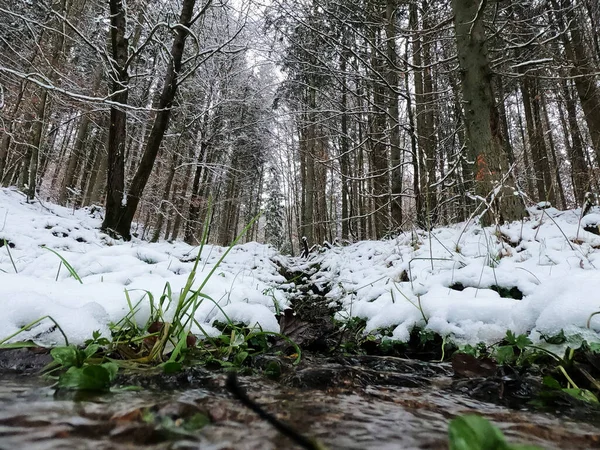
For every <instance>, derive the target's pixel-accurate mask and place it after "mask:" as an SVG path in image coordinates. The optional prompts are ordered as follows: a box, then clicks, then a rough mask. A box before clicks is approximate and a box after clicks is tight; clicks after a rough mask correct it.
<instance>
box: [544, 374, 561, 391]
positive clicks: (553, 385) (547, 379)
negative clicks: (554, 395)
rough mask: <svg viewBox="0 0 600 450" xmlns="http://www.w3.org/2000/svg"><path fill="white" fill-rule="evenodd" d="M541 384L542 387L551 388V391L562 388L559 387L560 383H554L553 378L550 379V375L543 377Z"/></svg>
mask: <svg viewBox="0 0 600 450" xmlns="http://www.w3.org/2000/svg"><path fill="white" fill-rule="evenodd" d="M543 384H544V386H548V387H549V388H552V389H562V386H561V385H560V383H559V382H558V381H556V379H555V378H554V377H551V376H550V375H546V376H545V377H544V379H543Z"/></svg>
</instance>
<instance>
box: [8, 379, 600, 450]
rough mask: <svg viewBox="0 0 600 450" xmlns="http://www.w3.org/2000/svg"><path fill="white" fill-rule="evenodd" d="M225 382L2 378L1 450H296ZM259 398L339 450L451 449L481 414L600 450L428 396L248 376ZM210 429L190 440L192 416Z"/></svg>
mask: <svg viewBox="0 0 600 450" xmlns="http://www.w3.org/2000/svg"><path fill="white" fill-rule="evenodd" d="M224 380H225V379H224V377H221V376H216V378H215V379H214V380H213V382H212V383H211V387H210V388H207V389H189V390H174V391H154V390H143V391H139V392H116V393H112V394H108V395H102V396H92V397H90V396H87V397H85V396H83V397H82V396H74V395H73V394H67V395H60V396H56V395H55V394H54V391H53V389H51V388H49V387H47V385H45V384H44V382H43V380H40V379H39V378H37V377H28V376H23V375H21V376H17V375H15V376H12V375H11V376H5V375H3V376H2V383H1V385H0V449H15V448H26V449H34V450H35V449H44V450H45V449H133V448H139V447H140V446H144V448H149V449H200V448H202V449H203V450H207V449H208V450H226V449H236V450H259V449H260V450H269V449H294V448H298V447H295V446H294V445H293V444H292V443H291V442H290V441H289V440H288V439H287V438H285V437H284V436H282V435H280V434H278V433H277V432H276V431H275V430H274V429H273V428H272V427H271V426H270V425H268V424H267V423H265V422H264V421H262V420H260V419H259V418H258V417H257V416H256V415H255V414H254V413H252V412H251V411H249V410H248V409H246V408H244V407H243V406H242V405H240V404H239V403H238V402H237V401H236V400H234V399H233V398H231V396H230V395H229V394H228V393H227V392H226V391H225V389H224V388H223V385H224ZM240 383H241V384H242V385H243V386H244V387H245V389H246V390H247V392H248V394H249V396H250V397H252V398H253V399H254V400H256V401H258V402H259V403H260V404H261V405H262V406H263V407H264V408H265V409H266V410H267V411H269V412H271V413H272V414H274V415H275V416H276V417H277V418H278V419H280V420H283V421H285V422H287V423H289V424H291V425H292V426H293V427H294V428H295V429H296V430H298V431H300V432H301V433H303V434H305V435H307V436H310V437H315V438H317V439H319V440H320V441H321V442H322V443H324V444H325V445H326V446H327V447H328V448H330V449H357V450H358V449H377V450H385V449H390V450H391V449H399V448H401V449H407V450H408V449H445V448H447V440H446V436H447V434H446V433H447V431H446V430H447V425H448V422H449V420H451V419H452V418H453V417H455V416H457V415H461V414H466V413H474V412H475V413H478V414H481V415H484V416H486V417H488V418H489V419H491V420H492V421H493V422H494V423H495V424H496V425H497V426H499V427H500V428H501V429H502V431H503V432H504V433H505V434H506V436H507V437H508V439H509V440H510V441H511V442H522V443H530V444H536V445H539V446H541V447H543V448H547V449H566V448H569V449H586V448H598V447H600V431H599V429H598V428H597V427H596V426H594V424H588V423H578V422H574V421H571V420H569V419H563V418H557V417H554V416H552V415H549V414H540V413H534V412H531V411H526V410H521V411H515V410H509V409H507V408H504V407H501V406H497V405H493V404H489V403H484V402H479V401H476V400H473V399H470V398H467V397H464V396H461V395H460V394H457V393H451V392H449V391H448V390H445V389H444V386H445V385H447V384H448V380H447V379H444V378H440V379H439V380H438V381H434V382H433V383H432V384H431V385H429V386H427V387H400V386H394V387H382V386H372V385H367V386H365V387H363V388H358V387H351V386H348V387H347V388H344V389H340V388H334V389H322V390H317V389H309V388H290V387H282V386H280V385H278V384H275V383H270V382H267V381H265V380H264V379H258V378H248V377H242V378H241V379H240ZM196 416H198V417H202V416H206V417H207V418H208V419H209V421H210V423H209V424H208V425H206V426H205V427H203V428H201V429H199V430H197V431H185V429H184V427H183V424H184V423H185V422H186V421H187V420H188V419H189V418H190V417H196Z"/></svg>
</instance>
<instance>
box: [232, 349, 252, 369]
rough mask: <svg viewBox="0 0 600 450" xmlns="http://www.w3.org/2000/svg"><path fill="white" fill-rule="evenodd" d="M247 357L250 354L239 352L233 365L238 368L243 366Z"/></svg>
mask: <svg viewBox="0 0 600 450" xmlns="http://www.w3.org/2000/svg"><path fill="white" fill-rule="evenodd" d="M247 357H248V352H239V353H238V354H236V355H235V357H234V358H233V365H234V366H238V367H239V366H241V365H242V364H244V361H245V360H246V358H247Z"/></svg>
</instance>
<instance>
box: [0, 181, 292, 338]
mask: <svg viewBox="0 0 600 450" xmlns="http://www.w3.org/2000/svg"><path fill="white" fill-rule="evenodd" d="M95 211H96V209H95V208H83V209H80V210H75V211H73V210H72V209H68V208H63V207H60V206H56V205H51V204H43V205H42V204H40V203H38V202H36V203H33V204H28V203H26V201H25V197H24V196H23V195H22V194H20V193H18V192H17V191H15V190H11V189H2V190H0V242H2V244H3V240H4V239H6V241H7V242H9V243H11V244H14V248H11V246H9V247H8V249H7V248H6V247H4V246H3V247H1V248H0V311H2V313H0V341H2V340H3V339H5V338H6V337H8V336H10V335H12V334H13V333H17V332H18V331H19V330H20V329H21V328H22V327H24V326H26V325H28V324H31V323H32V322H34V321H36V320H38V319H40V318H43V317H45V316H50V317H52V319H53V320H54V321H55V322H56V323H58V324H59V325H60V328H61V329H62V330H63V331H64V333H65V334H66V335H67V338H68V339H69V342H70V343H74V344H83V343H84V342H85V341H86V340H87V339H90V338H91V337H92V333H93V332H94V331H99V332H100V333H101V334H102V335H103V336H106V337H110V324H115V323H118V322H119V321H120V320H121V319H123V317H125V316H126V315H127V314H129V313H130V306H129V304H128V302H127V295H126V291H127V293H128V295H129V299H130V301H131V304H132V305H134V306H135V305H137V308H136V314H135V316H134V317H135V320H136V321H137V322H138V323H140V324H143V323H145V322H146V320H148V318H149V316H150V313H151V305H150V299H149V295H148V293H150V294H151V295H152V296H153V298H154V302H155V306H156V304H157V302H158V299H159V298H160V297H161V295H162V294H163V292H164V289H165V286H166V284H167V283H169V285H170V287H171V289H172V292H173V297H172V300H173V302H174V304H173V305H172V307H171V308H170V309H168V310H167V312H166V318H169V317H170V316H172V314H173V312H174V309H175V308H174V306H175V303H176V302H177V300H178V298H179V292H180V290H181V288H183V287H184V286H185V283H186V281H187V278H188V275H189V274H190V272H191V271H192V268H193V264H194V259H195V257H196V255H197V252H198V249H199V248H198V247H192V246H189V245H187V244H184V243H182V242H174V243H168V242H160V243H155V244H151V243H147V242H143V241H141V240H139V239H135V238H134V239H133V240H132V241H131V242H127V243H124V242H121V241H116V240H114V239H111V238H110V237H109V236H107V235H105V234H103V233H101V232H100V231H99V226H100V224H101V218H100V216H99V214H98V213H97V212H95ZM44 247H48V248H50V249H53V250H55V251H56V252H58V253H59V254H60V256H62V257H63V258H64V259H65V260H66V261H67V262H68V263H69V264H70V265H71V266H72V267H73V269H74V270H75V272H76V273H77V275H78V276H79V277H80V278H81V280H82V283H79V282H78V281H77V280H76V279H74V278H73V277H72V276H71V275H70V273H69V271H68V270H67V268H66V267H65V266H64V265H63V264H61V260H60V258H59V257H58V256H57V255H56V254H54V253H53V252H51V251H49V250H48V249H46V248H44ZM226 250H227V248H223V247H219V246H211V245H207V246H205V247H204V249H203V252H202V255H201V259H200V263H199V266H198V270H197V274H196V278H195V282H194V285H193V289H198V288H199V287H200V285H201V284H202V283H203V282H204V281H205V279H206V278H207V276H208V274H209V272H210V271H211V270H212V269H213V268H214V267H215V265H216V264H217V262H218V260H219V259H220V258H221V256H222V255H223V253H224V252H225V251H226ZM9 252H10V254H9ZM275 255H276V252H275V250H273V249H272V248H271V247H268V246H265V245H260V244H257V243H248V244H244V245H238V246H236V247H234V248H232V250H231V252H230V253H229V254H228V255H227V257H226V258H225V260H224V261H223V262H222V263H221V264H220V266H219V267H218V268H217V269H216V271H215V273H214V274H213V275H212V276H211V277H210V278H209V279H208V280H207V282H206V284H205V286H204V287H203V289H202V294H203V295H205V296H208V297H209V298H210V299H205V300H203V302H202V303H201V305H200V307H199V308H198V309H197V311H196V314H195V319H196V320H197V322H198V323H199V324H200V326H201V327H202V330H200V329H198V327H197V326H195V327H194V329H193V330H192V331H193V332H195V333H197V334H199V335H200V336H203V335H205V334H208V335H214V334H216V333H217V332H218V330H216V328H214V327H213V326H212V325H213V323H214V321H215V320H219V321H221V322H226V318H225V317H224V315H223V314H226V315H227V316H228V317H229V318H230V319H231V320H232V321H234V322H235V323H245V324H246V325H248V326H250V327H258V328H260V329H262V330H265V331H272V332H279V325H278V323H277V320H276V319H275V312H276V311H277V310H278V309H284V308H285V307H286V306H287V305H288V302H289V300H288V295H287V294H286V293H285V292H284V291H283V290H281V289H277V288H276V287H277V286H279V285H281V284H282V283H284V282H285V279H284V278H283V277H282V276H281V275H279V273H278V267H277V266H276V265H275V263H273V262H272V260H271V258H272V257H274V256H275ZM11 256H12V260H13V261H11ZM13 262H14V266H15V267H16V271H15V267H13ZM217 303H218V305H219V307H217V306H216V304H217ZM275 303H277V305H276V304H275ZM28 339H32V340H33V341H34V342H36V343H38V344H40V345H44V346H55V345H62V344H64V342H65V341H64V338H63V336H62V334H61V332H60V331H59V330H58V329H56V327H55V326H54V323H53V322H52V321H51V320H49V319H45V320H42V321H41V322H40V323H38V324H37V325H36V326H34V327H33V328H32V329H30V330H29V331H26V332H22V333H20V334H18V335H17V336H15V337H14V338H12V339H11V340H10V341H9V342H12V341H17V340H19V341H21V340H28Z"/></svg>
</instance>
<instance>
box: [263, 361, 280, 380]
mask: <svg viewBox="0 0 600 450" xmlns="http://www.w3.org/2000/svg"><path fill="white" fill-rule="evenodd" d="M265 375H266V376H268V377H269V378H273V379H277V378H279V377H280V376H281V364H280V363H279V362H277V361H269V363H268V364H267V367H265Z"/></svg>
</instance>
